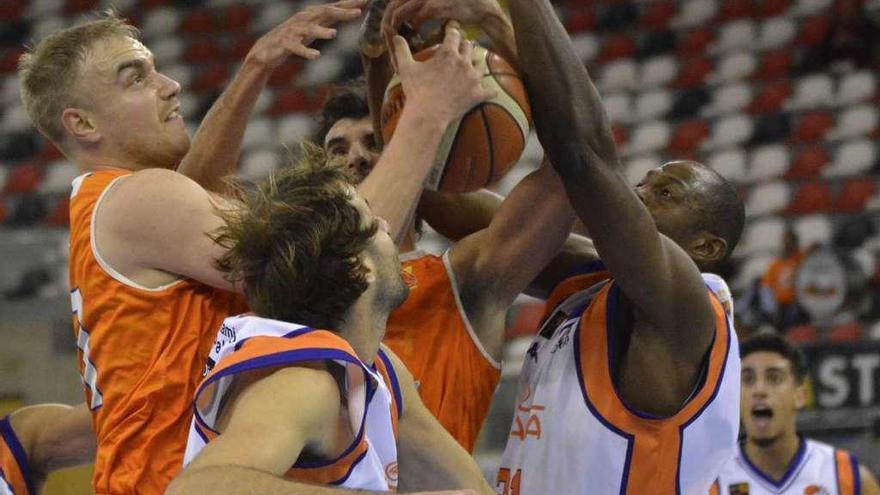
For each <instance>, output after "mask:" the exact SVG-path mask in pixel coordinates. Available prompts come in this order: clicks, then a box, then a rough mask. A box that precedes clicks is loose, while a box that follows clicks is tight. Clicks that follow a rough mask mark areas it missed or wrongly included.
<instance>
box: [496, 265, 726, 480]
mask: <svg viewBox="0 0 880 495" xmlns="http://www.w3.org/2000/svg"><path fill="white" fill-rule="evenodd" d="M707 293H709V292H708V291H707ZM617 298H618V289H617V287H616V286H615V285H614V283H613V281H605V282H600V283H598V284H596V285H594V286H593V287H591V288H589V289H587V290H584V291H581V292H577V293H575V294H574V295H572V296H570V297H568V298H567V299H565V300H564V301H563V302H562V303H561V304H560V305H558V306H557V307H556V309H555V310H554V311H553V312H552V313H550V314H549V316H548V317H547V318H546V319H545V322H544V324H543V326H542V327H541V330H540V331H539V332H538V335H537V336H536V337H535V339H534V341H533V343H532V346H531V347H530V349H529V351H528V353H527V356H526V358H525V363H524V365H523V370H522V374H521V376H520V382H519V398H518V403H517V406H516V411H515V416H514V419H513V426H512V428H511V432H510V437H509V438H508V442H507V448H506V449H505V451H504V455H503V457H502V462H501V469H500V471H499V474H498V478H497V480H496V489H497V490H498V493H500V494H501V495H519V494H523V495H526V494H527V495H544V494H590V495H612V494H613V495H644V494H651V495H667V494H669V495H671V494H697V493H703V494H705V493H706V492H707V490H708V489H709V487H710V486H711V485H712V482H713V481H714V480H715V478H716V476H717V473H718V472H719V471H720V469H721V467H722V466H723V464H724V462H725V461H726V460H727V459H729V458H730V457H731V456H732V455H733V454H734V450H735V447H736V439H737V433H738V429H739V380H740V369H739V348H738V344H737V340H736V334H735V332H734V331H733V325H732V323H731V322H730V321H729V320H728V319H727V317H726V316H725V313H724V310H723V309H722V308H721V305H720V304H719V303H718V301H717V300H716V298H715V297H714V296H710V298H711V299H712V305H713V309H714V311H715V315H716V328H715V338H714V341H713V344H712V348H711V349H710V351H709V356H708V362H707V365H706V369H705V371H704V375H703V377H702V379H701V381H700V383H699V385H698V387H696V388H695V390H694V393H693V395H692V396H691V398H690V399H689V400H688V402H687V403H686V404H685V406H684V407H682V409H681V410H680V411H679V412H678V413H676V414H675V415H673V416H671V417H668V418H654V417H651V416H649V415H646V414H642V413H640V412H637V411H635V410H633V409H632V408H630V407H629V406H627V405H626V404H625V403H624V401H623V400H622V399H621V398H620V397H619V396H618V395H617V392H616V390H615V389H614V385H613V380H612V378H611V369H610V368H611V365H610V361H609V359H610V357H611V356H612V355H613V352H611V353H610V352H609V346H613V345H614V339H610V338H609V334H610V333H612V332H613V331H614V330H613V329H614V321H613V319H614V315H615V313H614V307H615V305H616V304H617Z"/></svg>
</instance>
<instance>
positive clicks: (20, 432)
mask: <svg viewBox="0 0 880 495" xmlns="http://www.w3.org/2000/svg"><path fill="white" fill-rule="evenodd" d="M95 449H96V445H95V435H94V434H93V433H92V418H91V414H90V412H89V408H88V406H86V404H80V405H78V406H75V407H71V406H66V405H63V404H39V405H36V406H29V407H23V408H21V409H18V410H16V411H14V412H13V413H11V414H10V415H8V416H6V417H4V418H3V419H0V494H2V495H37V494H38V493H40V491H41V490H42V487H43V483H45V481H46V476H47V475H48V474H49V473H51V472H52V471H55V470H58V469H63V468H66V467H72V466H77V465H80V464H87V463H90V462H92V461H93V460H94V458H95Z"/></svg>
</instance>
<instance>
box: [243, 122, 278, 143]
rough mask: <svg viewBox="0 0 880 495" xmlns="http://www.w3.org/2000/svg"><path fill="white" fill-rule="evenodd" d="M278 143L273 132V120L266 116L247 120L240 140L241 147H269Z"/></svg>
mask: <svg viewBox="0 0 880 495" xmlns="http://www.w3.org/2000/svg"><path fill="white" fill-rule="evenodd" d="M277 143H278V137H277V136H276V134H275V122H274V121H273V120H272V119H268V118H257V119H252V120H251V121H250V122H248V125H247V127H246V128H245V131H244V139H243V140H242V143H241V147H242V149H249V148H256V147H270V146H275V145H276V144H277Z"/></svg>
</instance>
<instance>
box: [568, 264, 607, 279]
mask: <svg viewBox="0 0 880 495" xmlns="http://www.w3.org/2000/svg"><path fill="white" fill-rule="evenodd" d="M605 270H607V269H606V268H605V263H602V260H594V261H591V262H589V263H587V264H585V265H581V266H578V267H575V268H573V269H572V270H571V271H570V272H568V273H567V274H566V275H565V277H563V280H565V279H567V278H571V277H577V276H579V275H589V274H591V273H598V272H604V271H605Z"/></svg>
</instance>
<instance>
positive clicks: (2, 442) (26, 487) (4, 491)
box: [0, 416, 37, 495]
mask: <svg viewBox="0 0 880 495" xmlns="http://www.w3.org/2000/svg"><path fill="white" fill-rule="evenodd" d="M0 495H37V491H36V489H35V488H34V481H33V479H32V478H31V473H30V468H29V467H28V462H27V453H26V452H25V451H24V447H22V446H21V442H19V441H18V436H17V435H16V434H15V430H13V429H12V425H11V424H9V416H6V417H5V418H3V419H2V420H0Z"/></svg>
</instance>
